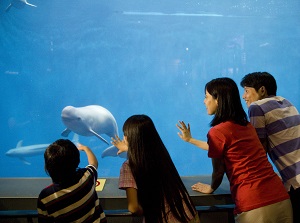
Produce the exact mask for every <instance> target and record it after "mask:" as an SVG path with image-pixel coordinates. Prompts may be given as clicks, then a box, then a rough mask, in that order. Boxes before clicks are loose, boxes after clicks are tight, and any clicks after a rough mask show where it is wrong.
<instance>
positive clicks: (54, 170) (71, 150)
mask: <svg viewBox="0 0 300 223" xmlns="http://www.w3.org/2000/svg"><path fill="white" fill-rule="evenodd" d="M44 159H45V170H46V172H47V174H49V175H50V177H51V178H52V181H53V182H54V183H57V184H64V182H68V181H69V180H70V179H72V177H74V174H75V173H76V169H77V167H78V165H79V162H80V154H79V151H78V149H77V147H76V146H75V145H74V143H72V142H71V141H70V140H68V139H59V140H56V141H55V142H54V143H52V144H50V145H49V146H48V148H47V149H46V151H45V153H44Z"/></svg>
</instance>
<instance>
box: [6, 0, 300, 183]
mask: <svg viewBox="0 0 300 223" xmlns="http://www.w3.org/2000/svg"><path fill="white" fill-rule="evenodd" d="M10 2H11V1H10V0H1V1H0V83H1V91H0V96H1V104H0V106H1V110H0V123H1V124H0V132H1V146H0V160H1V161H0V177H46V176H47V175H46V174H45V171H44V160H43V155H42V154H40V155H37V156H33V157H27V158H26V160H27V161H28V162H29V163H30V165H28V164H24V163H23V162H21V161H20V160H19V159H18V158H12V157H8V156H6V155H5V153H6V152H7V151H8V150H9V149H12V148H15V147H16V145H17V143H18V142H19V141H20V140H23V146H28V145H35V144H45V143H51V142H53V141H55V140H56V139H58V138H63V137H62V136H61V132H62V131H63V130H64V129H65V126H64V125H63V123H62V121H61V111H62V109H63V108H64V107H65V106H67V105H72V106H76V107H81V106H86V105H92V104H97V105H101V106H103V107H105V108H107V109H108V110H109V111H110V112H111V113H112V114H113V115H114V117H115V118H116V120H117V123H118V126H119V133H120V135H121V136H122V125H123V123H124V121H125V120H126V119H127V118H128V117H129V116H131V115H133V114H139V113H144V114H147V115H149V116H150V117H151V118H152V119H153V121H154V123H155V125H156V127H157V129H158V131H159V133H160V135H161V137H162V139H163V141H164V143H165V145H166V146H167V148H168V149H169V151H170V154H171V156H172V158H173V160H174V162H175V165H176V167H177V169H178V171H179V173H180V174H181V175H185V176H191V175H199V174H210V173H211V171H212V168H211V161H210V159H208V158H207V153H206V152H205V151H202V150H200V149H198V148H196V147H194V146H192V145H189V144H187V143H184V142H183V141H181V139H180V138H179V137H178V136H177V128H176V126H175V125H176V123H177V121H178V120H184V121H186V122H189V123H190V124H191V129H192V135H193V137H195V138H199V139H203V140H205V139H206V133H207V131H208V129H209V122H210V120H211V117H209V116H208V115H207V114H206V110H205V107H204V105H203V99H204V85H205V83H207V82H208V81H210V80H211V79H212V78H215V77H221V76H228V77H231V78H233V79H234V80H235V81H236V82H237V83H239V82H240V80H241V78H242V77H243V76H244V75H245V74H247V73H250V72H254V71H268V72H270V73H272V74H273V75H274V76H275V78H276V79H277V81H278V95H281V96H284V97H286V98H288V99H289V100H290V101H291V102H292V103H294V104H295V106H296V107H297V108H298V110H299V109H300V100H299V98H300V90H299V89H300V86H299V85H300V75H299V70H300V63H299V61H300V48H299V42H300V16H299V11H300V2H299V1H298V0H290V1H286V0H281V1H280V0H278V1H271V0H267V1H250V0H249V1H233V0H231V1H230V0H226V1H225V0H224V1H222V2H221V3H220V1H216V0H215V1H211V0H206V1H193V0H191V1H179V0H172V1H169V0H168V1H157V0H153V1H148V2H147V1H136V0H135V1H134V0H129V1H128V0H126V1H121V0H110V1H104V0H89V1H78V0H75V1H70V0H66V1H61V0H43V1H41V0H28V2H30V3H31V4H34V5H36V6H37V7H31V6H25V5H22V4H20V3H19V4H16V5H15V6H16V7H11V9H10V10H9V11H7V12H5V9H6V8H7V6H8V5H9V4H10ZM240 90H241V93H242V89H241V88H240ZM245 109H247V108H246V106H245ZM72 137H73V134H71V135H70V136H69V138H70V139H72ZM104 137H105V138H106V139H108V140H109V138H108V137H106V136H104ZM79 140H80V142H82V143H84V144H86V145H88V146H90V147H91V148H92V149H93V150H94V152H95V153H96V155H97V157H98V159H99V175H100V176H104V177H105V176H118V175H119V168H120V166H121V164H122V162H123V161H124V160H123V159H122V158H118V157H106V158H103V159H102V158H101V153H102V151H103V150H104V149H105V148H106V147H107V145H106V144H105V143H103V142H102V141H101V140H99V139H98V138H96V137H94V136H93V137H84V136H80V137H79ZM86 163H87V160H86V158H85V156H82V162H81V164H80V166H85V165H86Z"/></svg>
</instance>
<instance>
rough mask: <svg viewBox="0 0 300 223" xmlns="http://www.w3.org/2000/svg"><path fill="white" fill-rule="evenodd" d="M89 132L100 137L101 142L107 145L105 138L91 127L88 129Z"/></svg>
mask: <svg viewBox="0 0 300 223" xmlns="http://www.w3.org/2000/svg"><path fill="white" fill-rule="evenodd" d="M90 131H91V133H93V134H94V135H95V136H97V137H98V138H99V139H101V140H102V141H103V142H105V143H106V144H107V145H109V143H108V142H107V141H106V139H104V138H103V137H102V136H101V135H99V134H98V133H97V132H95V131H94V130H93V129H90Z"/></svg>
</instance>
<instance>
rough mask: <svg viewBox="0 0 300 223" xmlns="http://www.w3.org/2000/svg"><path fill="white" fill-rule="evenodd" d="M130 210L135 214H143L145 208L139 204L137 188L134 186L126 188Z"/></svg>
mask: <svg viewBox="0 0 300 223" xmlns="http://www.w3.org/2000/svg"><path fill="white" fill-rule="evenodd" d="M126 195H127V202H128V211H130V212H131V213H132V214H134V215H143V208H142V207H141V206H140V205H139V202H138V196H137V189H135V188H133V187H128V188H126Z"/></svg>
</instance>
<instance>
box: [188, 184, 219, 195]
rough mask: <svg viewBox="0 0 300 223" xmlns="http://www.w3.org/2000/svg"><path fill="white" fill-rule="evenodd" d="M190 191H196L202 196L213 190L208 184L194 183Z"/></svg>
mask: <svg viewBox="0 0 300 223" xmlns="http://www.w3.org/2000/svg"><path fill="white" fill-rule="evenodd" d="M192 190H194V191H198V192H200V193H203V194H211V193H212V192H214V190H213V189H212V188H211V186H210V185H209V184H203V183H200V182H199V183H196V184H194V185H193V186H192Z"/></svg>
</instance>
